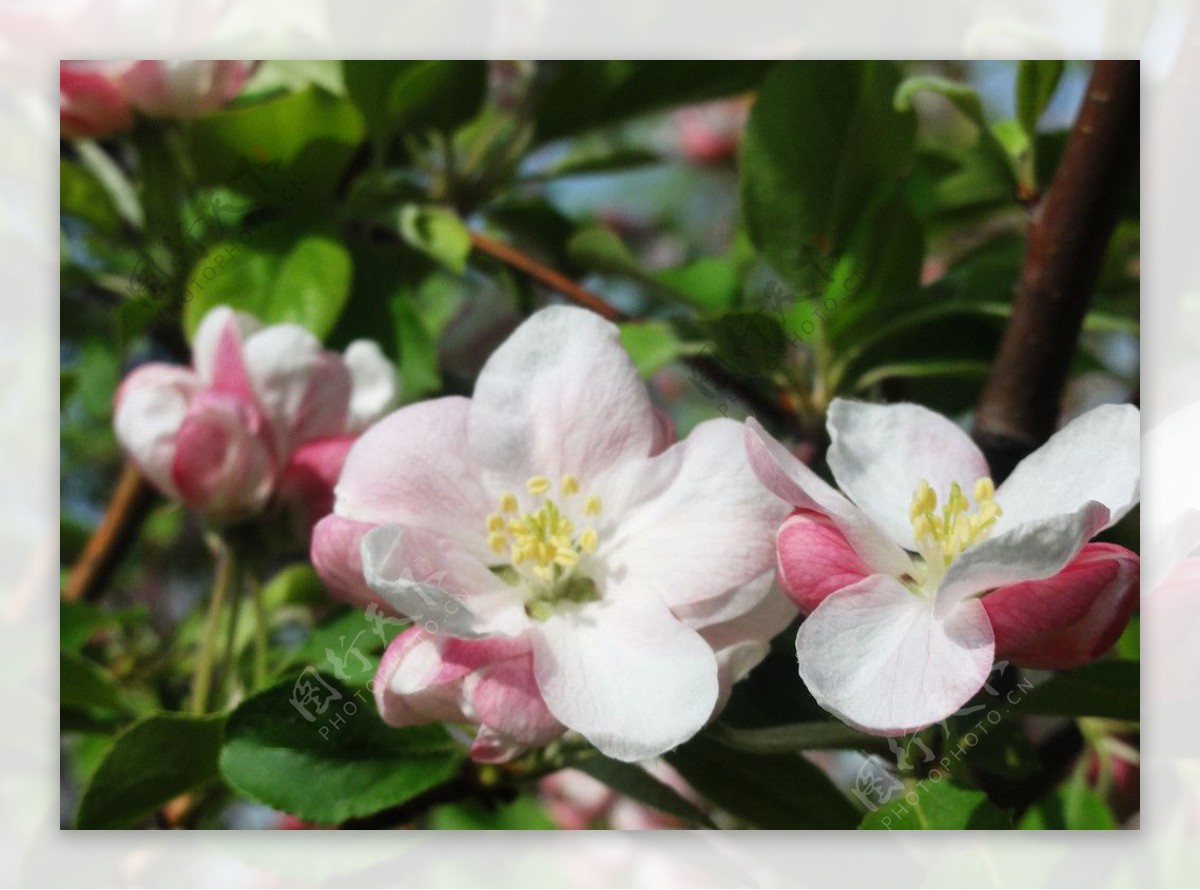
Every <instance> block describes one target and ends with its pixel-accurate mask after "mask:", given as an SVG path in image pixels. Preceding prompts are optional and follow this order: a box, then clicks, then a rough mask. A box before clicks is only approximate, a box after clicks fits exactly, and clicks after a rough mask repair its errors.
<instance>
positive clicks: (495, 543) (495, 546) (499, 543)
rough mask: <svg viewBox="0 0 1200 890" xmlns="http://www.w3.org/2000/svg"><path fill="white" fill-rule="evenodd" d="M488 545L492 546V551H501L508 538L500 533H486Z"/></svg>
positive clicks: (506, 544)
mask: <svg viewBox="0 0 1200 890" xmlns="http://www.w3.org/2000/svg"><path fill="white" fill-rule="evenodd" d="M488 546H489V547H491V548H492V552H493V553H503V552H504V548H505V547H507V546H508V538H506V537H504V535H500V534H492V535H488Z"/></svg>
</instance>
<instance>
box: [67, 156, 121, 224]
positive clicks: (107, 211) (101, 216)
mask: <svg viewBox="0 0 1200 890" xmlns="http://www.w3.org/2000/svg"><path fill="white" fill-rule="evenodd" d="M58 208H59V213H61V214H63V215H65V216H73V217H75V218H76V219H81V220H84V221H85V222H88V223H91V224H92V225H93V226H95V227H96V228H98V229H100V230H101V231H103V232H107V233H113V232H117V231H119V230H120V228H121V217H120V215H119V214H118V213H117V208H116V205H115V204H114V203H113V200H112V197H111V196H110V194H109V192H108V191H107V190H106V189H105V188H104V186H103V185H101V183H100V180H99V179H97V178H96V176H95V174H94V173H92V171H90V170H88V169H86V168H84V167H82V166H81V165H79V164H76V163H74V162H73V161H68V160H67V159H66V158H62V159H60V160H59V162H58Z"/></svg>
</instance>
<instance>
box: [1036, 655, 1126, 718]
mask: <svg viewBox="0 0 1200 890" xmlns="http://www.w3.org/2000/svg"><path fill="white" fill-rule="evenodd" d="M1013 710H1015V711H1017V712H1018V713H1021V714H1044V715H1052V716H1056V717H1109V718H1112V719H1114V720H1131V721H1137V720H1139V719H1140V717H1141V666H1140V665H1139V664H1138V663H1137V662H1136V661H1097V662H1095V663H1094V664H1089V665H1087V666H1085V667H1081V668H1075V669H1074V670H1070V671H1062V672H1061V673H1059V674H1057V675H1055V676H1054V677H1051V678H1050V679H1049V680H1047V681H1046V682H1045V683H1042V684H1041V685H1039V686H1035V687H1034V688H1033V689H1030V690H1029V691H1028V692H1026V693H1025V694H1024V695H1023V696H1022V697H1021V700H1020V701H1019V702H1018V703H1017V704H1016V705H1015V706H1014V708H1013Z"/></svg>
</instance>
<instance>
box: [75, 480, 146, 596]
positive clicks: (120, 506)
mask: <svg viewBox="0 0 1200 890" xmlns="http://www.w3.org/2000/svg"><path fill="white" fill-rule="evenodd" d="M156 500H157V496H156V495H155V493H154V489H153V488H151V487H150V483H149V482H147V481H146V479H145V477H144V476H142V474H141V472H140V471H139V470H138V469H137V467H135V466H134V465H133V464H132V463H127V464H125V467H124V469H122V470H121V475H120V477H119V478H118V479H117V487H116V488H115V489H114V490H113V495H112V499H111V500H110V501H109V503H108V509H107V510H105V511H104V518H103V519H102V520H101V521H100V525H99V526H97V527H96V530H95V531H94V532H93V533H92V536H91V537H90V538H89V539H88V541H87V543H86V544H85V545H84V547H83V552H82V553H80V554H79V558H78V559H77V560H76V561H75V565H74V567H73V568H72V569H71V576H70V578H69V579H68V580H67V586H66V589H65V590H64V591H63V598H64V599H66V600H67V601H68V602H80V601H84V602H90V601H92V600H95V599H96V598H97V597H99V596H100V594H101V593H102V592H103V591H104V588H105V586H106V585H107V584H108V581H109V579H110V578H111V577H112V573H113V571H114V570H115V569H116V568H117V566H118V565H120V563H121V559H122V557H123V556H124V555H125V552H126V551H127V550H128V549H129V546H130V545H131V544H132V543H133V541H134V539H135V538H136V537H137V531H138V529H139V528H140V527H141V524H142V521H143V520H144V519H145V518H146V516H147V515H148V514H149V512H150V508H151V507H152V506H154V502H155V501H156Z"/></svg>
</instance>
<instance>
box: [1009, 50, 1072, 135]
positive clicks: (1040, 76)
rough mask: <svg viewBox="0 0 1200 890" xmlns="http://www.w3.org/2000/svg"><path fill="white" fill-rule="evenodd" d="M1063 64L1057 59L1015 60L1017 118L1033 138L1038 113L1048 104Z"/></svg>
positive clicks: (1059, 78)
mask: <svg viewBox="0 0 1200 890" xmlns="http://www.w3.org/2000/svg"><path fill="white" fill-rule="evenodd" d="M1064 67H1065V63H1064V62H1062V61H1057V60H1042V59H1038V60H1030V59H1027V60H1022V61H1021V62H1018V63H1017V120H1018V121H1019V122H1020V124H1021V129H1023V130H1024V131H1025V133H1026V134H1027V135H1028V136H1029V138H1030V140H1033V139H1034V138H1035V136H1036V134H1037V124H1038V121H1039V120H1040V119H1041V117H1042V112H1043V111H1045V110H1046V106H1047V105H1049V104H1050V99H1051V98H1052V97H1053V96H1054V91H1055V90H1056V89H1058V82H1059V81H1060V80H1061V79H1062V75H1063V68H1064Z"/></svg>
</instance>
